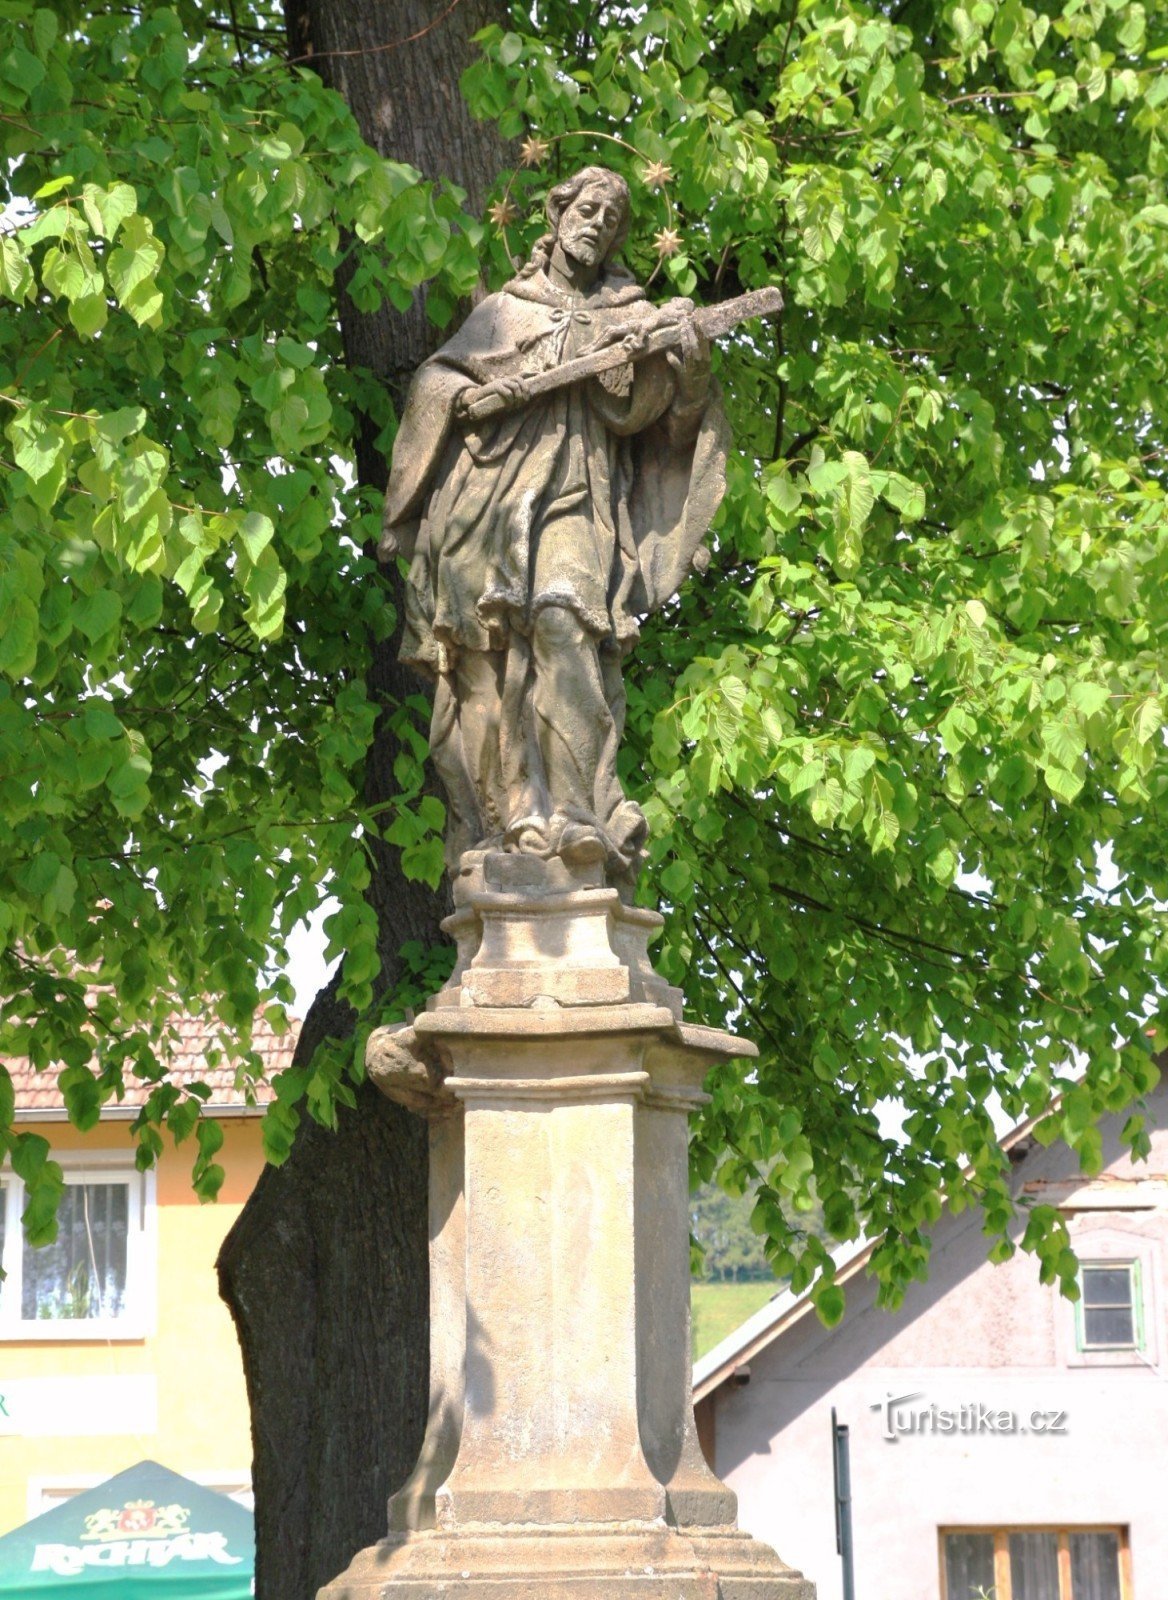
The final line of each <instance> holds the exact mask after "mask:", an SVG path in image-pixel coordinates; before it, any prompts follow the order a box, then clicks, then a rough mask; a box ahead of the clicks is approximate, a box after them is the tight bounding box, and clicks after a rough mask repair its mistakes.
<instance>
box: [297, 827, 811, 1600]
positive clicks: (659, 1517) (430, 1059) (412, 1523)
mask: <svg viewBox="0 0 1168 1600" xmlns="http://www.w3.org/2000/svg"><path fill="white" fill-rule="evenodd" d="M454 900H455V906H456V908H457V909H456V912H455V915H454V916H453V917H452V918H451V919H449V921H448V923H447V924H446V926H447V927H448V928H449V931H450V932H452V933H453V934H454V935H455V936H456V938H457V939H458V943H459V954H458V961H457V964H456V967H455V971H454V974H453V976H452V977H451V980H450V982H449V983H448V984H447V985H446V987H445V988H444V989H443V990H442V991H441V992H440V993H439V994H438V995H436V996H434V997H433V998H432V1000H431V1002H430V1003H429V1004H428V1006H427V1009H426V1011H424V1012H423V1013H422V1014H421V1015H420V1016H418V1017H416V1018H415V1019H414V1021H413V1022H412V1023H411V1024H409V1025H408V1026H401V1027H398V1028H396V1029H380V1030H378V1031H377V1032H376V1033H374V1034H373V1035H372V1037H371V1038H370V1041H369V1047H368V1051H367V1057H366V1059H367V1065H368V1069H369V1075H370V1077H371V1079H372V1080H373V1082H374V1083H376V1084H377V1085H378V1086H379V1087H380V1088H381V1089H382V1091H383V1092H384V1093H385V1094H387V1095H389V1096H390V1097H391V1098H392V1099H394V1100H397V1101H398V1102H400V1103H401V1104H403V1105H406V1106H408V1107H410V1109H412V1110H414V1111H417V1112H418V1113H420V1114H421V1115H423V1116H425V1117H426V1118H427V1119H428V1120H429V1123H430V1230H431V1254H430V1267H431V1271H430V1288H431V1307H430V1313H431V1314H430V1322H431V1361H430V1391H431V1392H430V1420H429V1426H428V1428H427V1433H426V1439H425V1442H424V1444H423V1448H422V1452H421V1456H420V1458H419V1461H418V1465H417V1468H416V1470H415V1471H414V1473H413V1474H412V1476H411V1477H410V1479H409V1480H408V1482H407V1483H406V1484H405V1485H404V1486H403V1487H402V1488H401V1489H400V1490H398V1492H397V1493H396V1494H395V1495H394V1496H393V1498H392V1499H391V1501H390V1505H389V1518H388V1520H389V1530H390V1531H389V1536H388V1537H387V1538H386V1539H383V1540H382V1541H381V1543H380V1544H377V1545H373V1546H371V1547H370V1548H369V1549H367V1550H363V1551H361V1552H360V1554H358V1555H357V1556H356V1557H355V1559H354V1560H353V1562H352V1564H351V1565H350V1566H349V1568H348V1570H347V1571H345V1572H344V1573H342V1574H341V1576H340V1577H338V1578H336V1579H334V1580H333V1582H332V1583H329V1584H327V1585H326V1586H325V1587H324V1588H323V1589H321V1590H320V1591H319V1596H318V1600H814V1594H815V1590H814V1587H813V1586H812V1585H811V1584H810V1583H808V1582H807V1580H806V1579H805V1578H803V1577H802V1576H801V1575H800V1574H799V1573H797V1572H794V1571H792V1569H791V1568H790V1567H788V1566H786V1565H785V1564H784V1563H783V1562H782V1561H781V1560H780V1559H779V1557H778V1556H777V1555H776V1554H775V1553H774V1551H773V1550H770V1549H768V1548H767V1546H765V1545H762V1544H759V1543H757V1542H756V1541H755V1540H753V1539H751V1538H749V1537H748V1536H747V1535H746V1534H743V1533H740V1532H739V1531H738V1529H737V1527H736V1526H735V1520H734V1519H735V1516H736V1512H737V1502H736V1499H735V1496H734V1494H733V1492H732V1491H731V1490H730V1489H728V1488H727V1487H726V1485H725V1484H722V1483H720V1482H719V1481H718V1479H717V1478H716V1477H715V1476H714V1474H713V1472H712V1471H711V1470H710V1468H709V1466H708V1465H707V1464H706V1461H705V1459H704V1457H703V1455H702V1451H701V1445H700V1443H699V1441H698V1436H697V1429H696V1426H695V1423H694V1414H693V1389H692V1383H691V1367H690V1326H689V1216H688V1195H689V1184H688V1157H687V1151H688V1139H687V1119H688V1116H689V1114H690V1112H692V1111H693V1110H695V1109H696V1108H697V1107H698V1106H700V1105H701V1104H703V1103H704V1101H705V1095H704V1093H703V1090H702V1083H703V1080H704V1079H705V1077H706V1074H707V1073H708V1072H709V1071H710V1070H711V1069H712V1068H714V1067H716V1066H717V1065H719V1064H720V1063H724V1062H725V1061H726V1060H727V1059H728V1058H733V1057H736V1056H751V1055H754V1054H756V1053H757V1052H756V1051H755V1050H754V1048H753V1046H751V1045H749V1044H745V1043H744V1042H743V1041H741V1040H737V1039H734V1038H732V1037H731V1036H730V1035H729V1034H724V1033H719V1032H716V1031H715V1030H713V1029H710V1028H700V1027H694V1026H692V1025H688V1024H686V1023H685V1022H683V1021H682V1018H681V995H680V993H679V992H678V991H677V990H675V989H672V988H670V986H669V985H668V984H666V983H664V982H663V981H662V980H661V979H660V978H659V977H658V976H657V974H656V973H655V972H654V971H653V968H652V965H651V963H650V961H649V957H648V940H649V938H650V937H651V935H652V933H653V932H654V930H655V929H656V928H657V927H659V926H660V922H661V918H660V917H659V916H658V915H657V914H656V913H655V912H651V911H644V910H638V909H637V908H636V907H633V906H628V905H626V904H625V903H624V902H623V901H622V900H621V899H620V896H619V895H618V894H617V892H616V891H615V890H613V889H610V888H607V887H606V886H605V885H604V882H603V877H602V875H601V873H600V870H599V868H597V869H595V871H590V869H577V868H571V869H569V868H568V867H566V866H565V865H564V864H563V863H562V862H558V861H552V862H545V861H542V860H539V859H536V858H532V857H527V856H521V855H506V854H502V853H499V852H488V853H482V852H477V853H474V854H472V855H469V856H468V857H466V858H464V863H463V870H462V871H461V872H460V874H459V877H458V879H457V881H456V883H455V885H454Z"/></svg>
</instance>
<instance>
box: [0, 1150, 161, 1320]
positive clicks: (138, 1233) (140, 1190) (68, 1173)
mask: <svg viewBox="0 0 1168 1600" xmlns="http://www.w3.org/2000/svg"><path fill="white" fill-rule="evenodd" d="M53 1155H54V1159H55V1160H56V1161H58V1162H59V1163H60V1166H61V1170H62V1173H63V1176H64V1179H65V1182H66V1184H67V1185H70V1186H71V1185H76V1184H83V1183H111V1182H115V1183H125V1184H126V1185H127V1187H128V1188H129V1205H128V1208H127V1215H128V1223H129V1226H128V1231H127V1237H126V1300H125V1309H124V1310H123V1312H122V1314H121V1316H118V1317H86V1318H82V1317H60V1318H56V1317H45V1318H40V1317H37V1318H32V1319H28V1320H26V1319H25V1318H23V1317H22V1316H21V1314H20V1303H21V1287H22V1279H23V1267H24V1256H23V1252H24V1248H25V1244H24V1230H23V1227H22V1225H21V1220H20V1218H21V1213H22V1212H23V1210H24V1184H23V1182H22V1181H21V1179H20V1178H18V1177H17V1175H16V1174H15V1173H14V1172H13V1171H12V1168H11V1166H10V1165H9V1164H8V1163H5V1165H4V1167H3V1169H2V1170H0V1190H2V1193H0V1203H3V1204H4V1205H5V1206H6V1208H7V1210H6V1213H5V1226H4V1258H3V1267H4V1271H5V1274H6V1277H5V1279H4V1281H3V1283H0V1344H79V1343H92V1342H93V1341H95V1340H100V1341H113V1342H117V1343H126V1342H137V1341H140V1340H142V1339H146V1338H148V1337H149V1336H150V1335H151V1334H152V1333H153V1332H154V1328H155V1320H156V1311H157V1299H158V1296H157V1261H158V1247H157V1242H158V1217H157V1182H156V1179H155V1174H154V1172H153V1171H149V1172H139V1171H138V1170H137V1168H136V1167H135V1165H134V1156H133V1152H132V1151H125V1150H85V1151H75V1152H74V1151H54V1152H53Z"/></svg>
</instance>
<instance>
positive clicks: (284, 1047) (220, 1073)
mask: <svg viewBox="0 0 1168 1600" xmlns="http://www.w3.org/2000/svg"><path fill="white" fill-rule="evenodd" d="M172 1027H173V1029H174V1032H175V1033H177V1035H178V1039H177V1041H176V1042H175V1043H174V1044H173V1045H172V1051H171V1060H172V1063H173V1064H172V1066H171V1069H170V1071H169V1072H168V1073H167V1078H168V1079H169V1081H170V1082H171V1083H175V1084H179V1085H186V1084H189V1083H199V1082H202V1083H205V1084H207V1085H208V1086H209V1087H210V1090H211V1098H210V1100H209V1101H208V1102H207V1105H208V1107H209V1108H214V1107H218V1108H221V1109H223V1108H228V1107H241V1108H242V1107H246V1106H248V1105H249V1104H250V1103H251V1101H252V1100H254V1102H255V1103H256V1104H257V1105H258V1106H259V1107H261V1108H262V1107H263V1106H265V1105H267V1104H268V1102H269V1101H270V1100H271V1098H272V1091H271V1087H270V1083H271V1080H272V1078H274V1077H275V1075H276V1074H277V1073H278V1072H282V1071H283V1070H284V1068H285V1067H289V1066H291V1064H292V1052H293V1051H294V1050H295V1048H296V1039H297V1035H298V1034H299V1032H300V1023H299V1021H298V1019H296V1018H294V1017H291V1018H289V1028H288V1031H287V1032H286V1033H281V1034H277V1033H274V1032H273V1031H272V1029H271V1027H270V1026H269V1024H268V1023H267V1021H266V1020H265V1019H264V1017H263V1016H262V1015H261V1016H257V1017H256V1020H255V1025H254V1027H253V1030H252V1047H253V1049H254V1050H255V1051H256V1052H257V1054H258V1055H259V1056H260V1059H261V1060H262V1062H263V1072H264V1081H263V1082H262V1083H257V1084H254V1085H252V1086H251V1087H250V1099H249V1089H248V1088H247V1087H245V1086H244V1085H243V1083H242V1082H237V1066H236V1063H235V1062H234V1061H231V1060H229V1059H221V1060H220V1062H219V1063H218V1065H216V1066H214V1067H211V1066H208V1064H207V1052H208V1050H212V1049H214V1048H215V1046H216V1045H217V1044H218V1039H217V1037H216V1035H215V1032H214V1028H213V1026H212V1025H210V1024H208V1023H206V1022H203V1021H200V1020H199V1019H198V1018H196V1017H179V1018H176V1019H175V1020H174V1022H173V1024H172ZM0 1062H2V1063H3V1065H4V1066H6V1067H7V1068H8V1071H9V1073H10V1075H11V1077H12V1082H13V1086H14V1088H15V1090H16V1110H17V1112H18V1113H21V1112H23V1113H24V1114H25V1115H26V1116H27V1115H28V1113H30V1112H36V1111H47V1112H59V1111H62V1110H63V1109H64V1105H65V1101H64V1097H63V1096H62V1094H61V1091H60V1089H59V1088H58V1085H57V1079H58V1076H59V1075H60V1073H61V1071H62V1070H63V1069H62V1068H61V1067H60V1066H51V1067H46V1068H45V1069H44V1070H43V1071H40V1072H38V1071H37V1070H36V1068H35V1067H33V1066H31V1065H30V1064H29V1062H28V1059H27V1058H26V1057H12V1056H5V1057H0ZM153 1087H154V1086H153V1085H152V1084H149V1083H143V1082H141V1081H140V1080H139V1079H137V1078H135V1077H133V1076H132V1074H130V1073H127V1081H126V1091H125V1095H124V1097H123V1098H122V1099H121V1100H118V1099H116V1098H115V1099H111V1100H110V1101H109V1102H108V1103H107V1106H106V1108H105V1109H106V1110H107V1111H116V1110H117V1109H118V1108H119V1107H121V1108H123V1109H125V1108H132V1107H134V1106H140V1105H143V1104H144V1103H145V1101H146V1098H147V1096H148V1095H149V1093H150V1091H151V1089H152V1088H153Z"/></svg>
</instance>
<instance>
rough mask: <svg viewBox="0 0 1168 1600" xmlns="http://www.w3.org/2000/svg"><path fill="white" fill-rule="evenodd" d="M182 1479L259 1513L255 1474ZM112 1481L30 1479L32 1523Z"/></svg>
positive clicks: (91, 1476) (98, 1477)
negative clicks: (252, 1479)
mask: <svg viewBox="0 0 1168 1600" xmlns="http://www.w3.org/2000/svg"><path fill="white" fill-rule="evenodd" d="M176 1470H181V1469H176ZM182 1476H183V1477H184V1478H189V1479H190V1480H191V1482H192V1483H197V1484H200V1485H201V1486H202V1487H203V1488H204V1489H214V1490H215V1491H216V1492H217V1493H218V1494H225V1495H226V1496H227V1497H228V1499H230V1500H234V1501H235V1502H236V1504H237V1505H241V1506H243V1507H244V1508H245V1510H247V1511H254V1510H255V1494H254V1492H253V1490H252V1483H251V1473H250V1472H248V1471H247V1470H245V1469H244V1468H242V1467H239V1468H237V1469H236V1470H235V1471H233V1472H226V1471H225V1472H183V1474H182ZM109 1477H110V1474H109V1473H108V1472H76V1473H69V1474H68V1475H65V1474H62V1473H54V1474H52V1475H50V1476H37V1477H32V1478H30V1479H29V1480H28V1498H27V1506H28V1520H29V1521H30V1522H31V1521H32V1519H33V1518H34V1517H39V1516H40V1515H41V1514H42V1512H45V1511H55V1510H56V1508H57V1507H58V1506H63V1505H66V1504H67V1503H68V1502H69V1501H70V1500H72V1499H73V1497H74V1496H75V1495H79V1494H84V1493H85V1491H86V1490H87V1489H96V1488H97V1486H98V1484H99V1483H105V1482H106V1481H107V1479H108V1478H109Z"/></svg>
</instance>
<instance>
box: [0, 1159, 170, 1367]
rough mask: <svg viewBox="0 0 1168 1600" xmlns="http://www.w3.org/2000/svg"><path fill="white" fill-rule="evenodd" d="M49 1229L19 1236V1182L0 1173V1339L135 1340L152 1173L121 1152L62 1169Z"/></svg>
mask: <svg viewBox="0 0 1168 1600" xmlns="http://www.w3.org/2000/svg"><path fill="white" fill-rule="evenodd" d="M64 1176H65V1192H64V1194H63V1195H62V1196H61V1204H60V1209H59V1211H58V1213H57V1218H58V1223H57V1237H56V1239H55V1240H54V1242H53V1243H52V1244H48V1245H42V1246H40V1247H34V1246H32V1245H30V1244H29V1243H28V1242H27V1240H26V1239H25V1238H24V1233H23V1229H22V1227H21V1221H20V1218H21V1212H22V1211H23V1210H24V1185H23V1184H22V1183H21V1181H20V1180H19V1178H17V1177H16V1176H15V1175H14V1174H12V1173H7V1174H5V1175H4V1178H3V1183H2V1185H0V1188H2V1191H3V1194H2V1203H0V1253H2V1259H3V1265H4V1270H5V1273H6V1274H7V1276H6V1277H5V1279H4V1281H3V1283H0V1338H6V1339H78V1338H80V1339H90V1338H94V1337H98V1338H121V1339H126V1338H129V1339H134V1338H141V1337H142V1336H143V1335H144V1333H145V1331H146V1327H145V1323H146V1317H147V1312H148V1310H149V1298H150V1296H149V1294H148V1286H149V1276H150V1273H149V1269H150V1259H149V1253H148V1250H147V1241H148V1237H150V1235H151V1234H152V1224H153V1203H152V1202H153V1174H147V1175H145V1176H144V1175H143V1174H141V1173H138V1172H136V1171H135V1170H134V1168H133V1165H132V1163H131V1162H129V1161H127V1159H126V1157H125V1156H123V1155H121V1153H120V1152H119V1153H118V1154H117V1155H116V1156H105V1157H98V1158H96V1159H91V1160H89V1161H87V1163H86V1165H85V1166H84V1167H81V1166H78V1167H73V1168H66V1170H65V1174H64Z"/></svg>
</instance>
